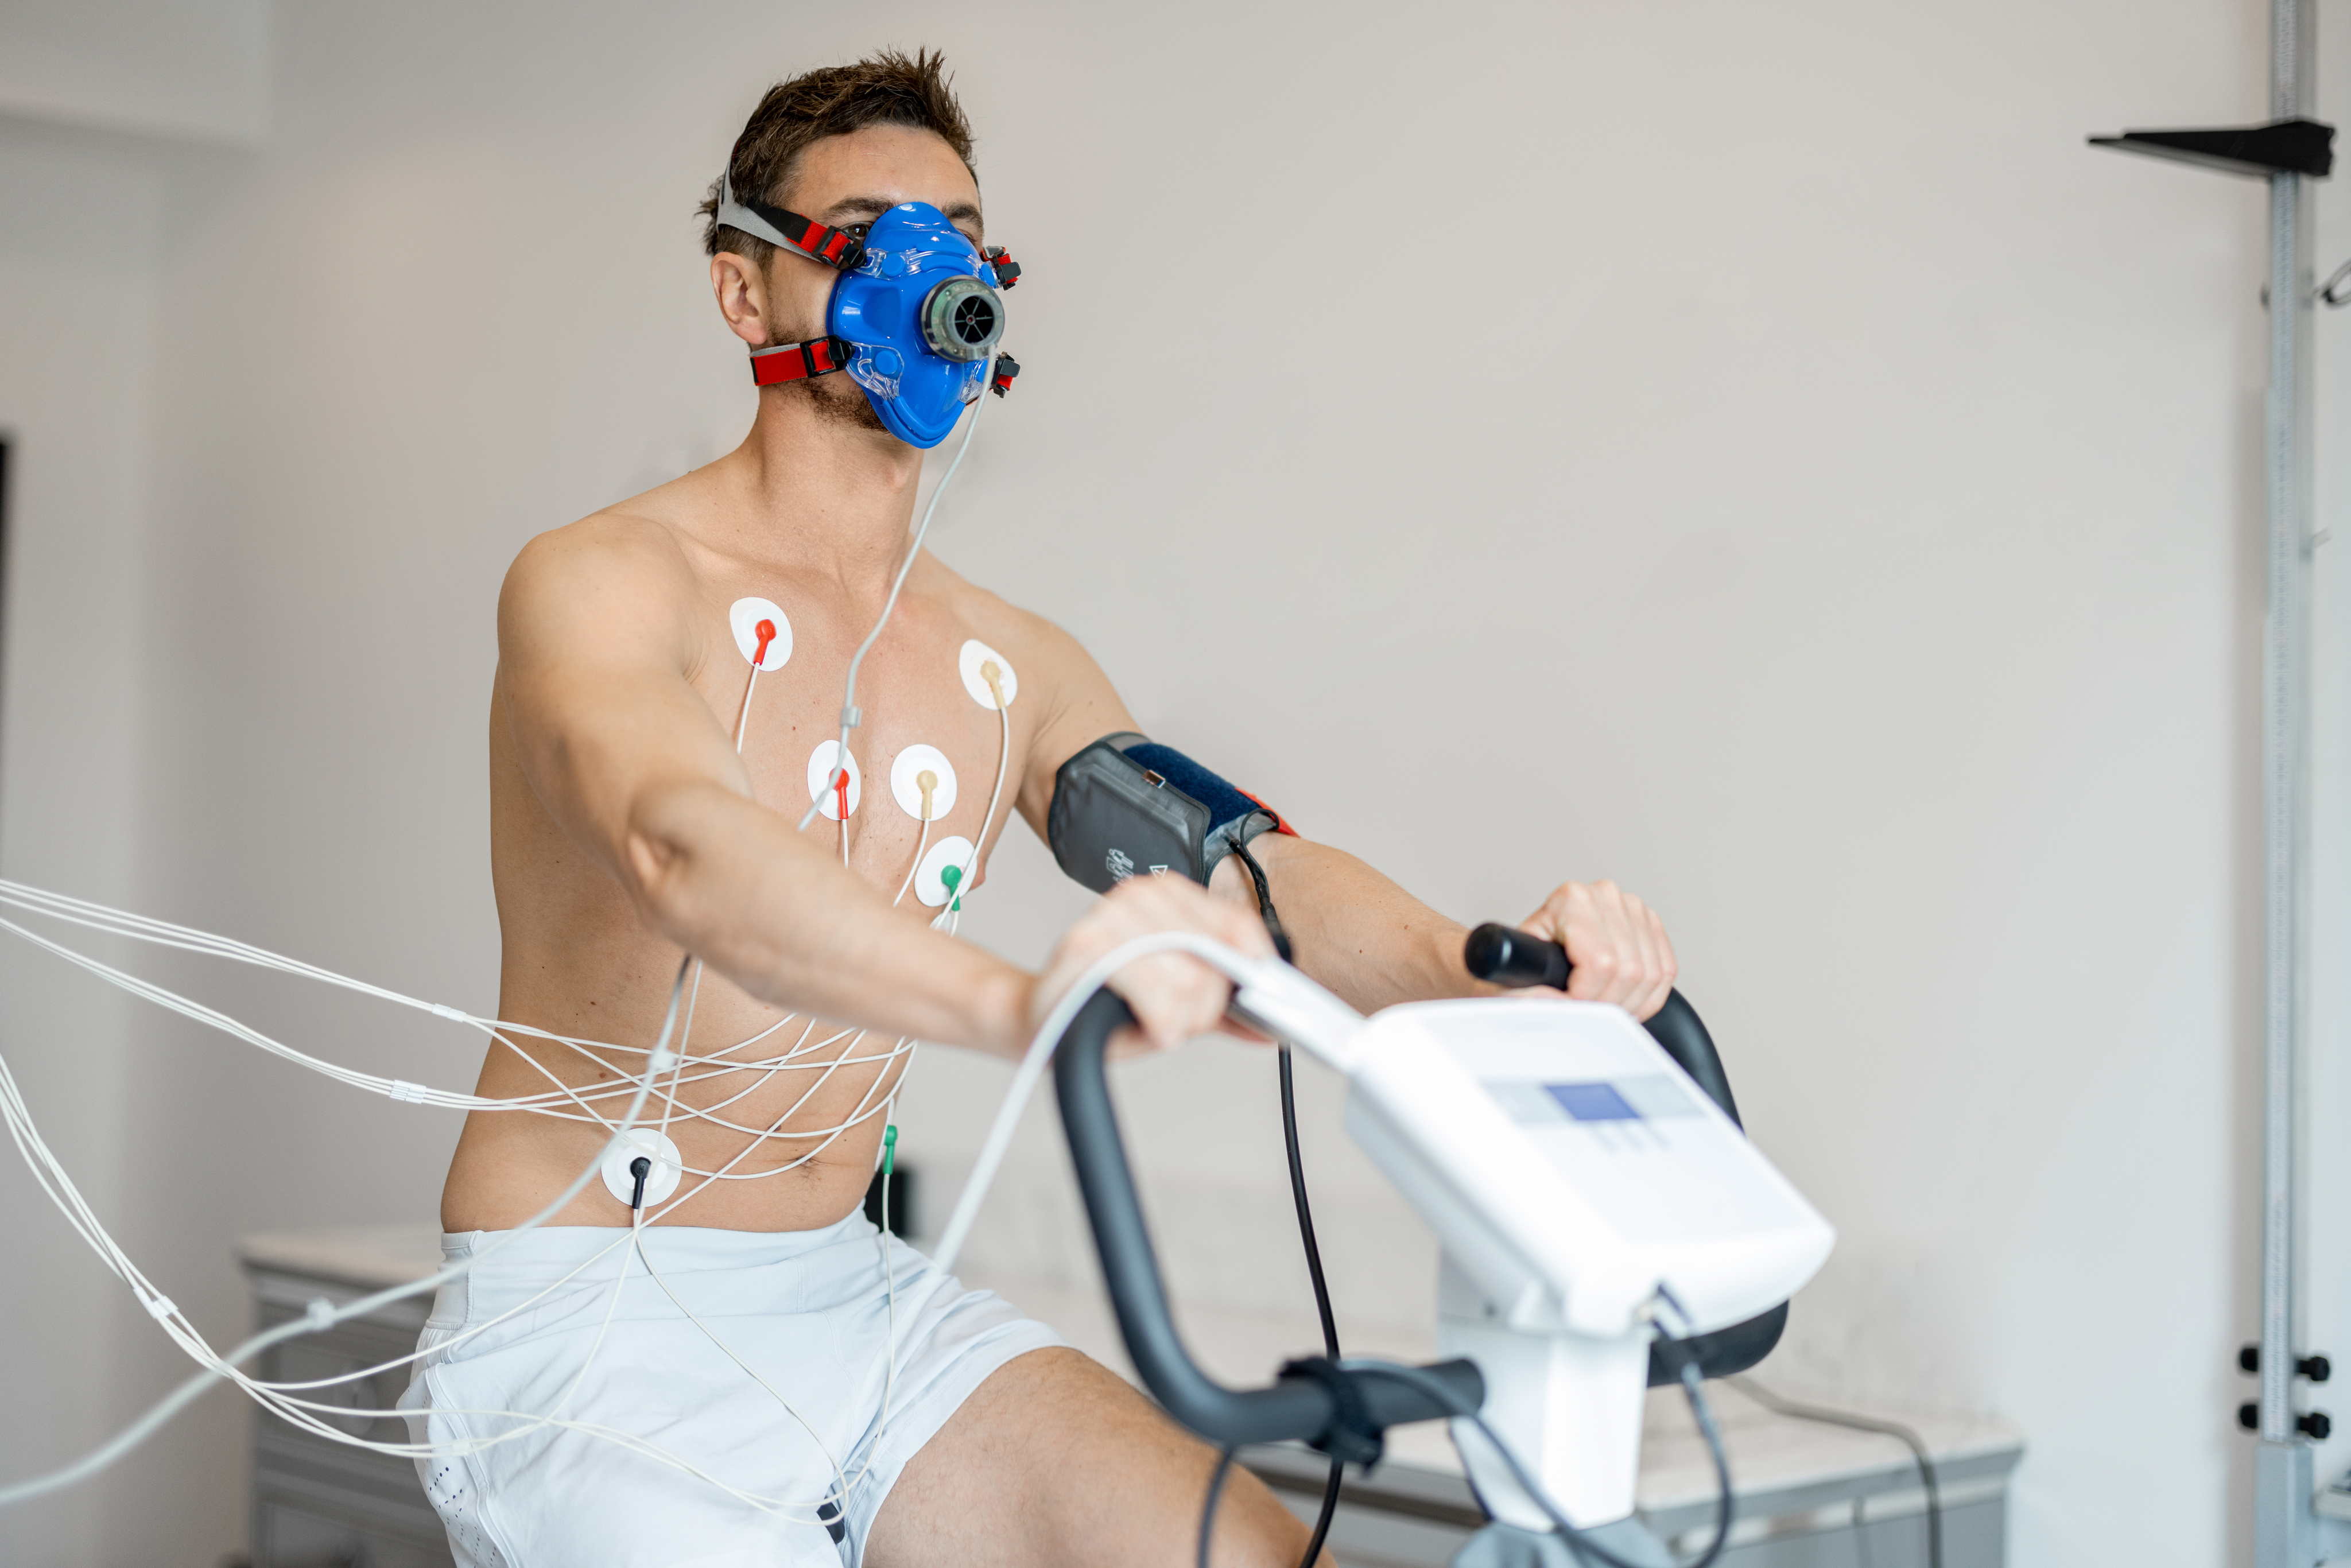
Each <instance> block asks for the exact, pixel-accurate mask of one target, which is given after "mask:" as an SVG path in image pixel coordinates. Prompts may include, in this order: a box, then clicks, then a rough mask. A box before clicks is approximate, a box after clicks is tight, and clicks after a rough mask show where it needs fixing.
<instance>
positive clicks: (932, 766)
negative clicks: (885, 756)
mask: <svg viewBox="0 0 2351 1568" xmlns="http://www.w3.org/2000/svg"><path fill="white" fill-rule="evenodd" d="M890 793H891V795H892V797H893V799H895V800H897V802H898V805H899V808H900V809H901V810H904V812H905V813H906V815H908V816H910V817H912V818H914V820H915V821H918V822H935V821H938V820H939V819H940V818H941V817H944V816H946V814H947V813H948V812H949V811H952V810H955V803H956V770H955V764H954V763H952V762H949V761H948V760H947V757H946V752H944V751H941V750H940V749H939V748H938V747H935V746H910V747H906V749H905V750H904V751H902V752H900V753H898V756H897V758H896V759H895V760H893V762H892V763H891V764H890Z"/></svg>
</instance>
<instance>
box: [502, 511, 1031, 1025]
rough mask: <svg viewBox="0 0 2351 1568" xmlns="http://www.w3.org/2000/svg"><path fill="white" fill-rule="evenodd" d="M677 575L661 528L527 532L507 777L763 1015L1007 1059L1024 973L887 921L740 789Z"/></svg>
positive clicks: (636, 525)
mask: <svg viewBox="0 0 2351 1568" xmlns="http://www.w3.org/2000/svg"><path fill="white" fill-rule="evenodd" d="M695 601H696V596H695V584H694V581H693V579H692V576H691V573H690V572H689V570H688V569H687V566H686V563H685V560H684V558H683V556H682V555H681V554H680V553H679V551H678V548H677V546H676V544H675V542H674V540H673V539H672V538H670V536H669V535H668V534H667V532H666V531H665V530H664V529H662V528H657V527H655V526H653V525H652V524H649V523H640V522H634V521H631V520H629V519H625V518H611V517H601V518H593V519H590V521H588V522H585V523H580V524H575V525H574V526H572V527H571V528H564V529H561V530H559V531H558V532H555V533H550V534H545V535H542V536H540V537H539V538H537V539H534V540H532V541H531V543H530V544H529V545H528V547H527V548H526V549H524V550H523V552H522V554H521V556H520V557H519V558H517V560H516V562H515V564H514V567H513V569H512V570H510V571H509V572H508V573H507V580H506V586H505V589H504V591H502V592H501V593H500V595H499V600H498V695H499V699H500V706H501V707H502V709H503V711H504V713H505V715H506V718H507V725H508V727H509V728H510V730H511V732H512V734H513V737H514V742H515V747H516V751H517V756H518V757H519V758H520V760H521V765H522V769H523V772H524V775H525V777H526V778H528V780H529V782H530V786H531V788H532V789H533V790H534V791H536V793H537V794H538V799H539V800H540V801H541V803H543V804H544V805H545V806H546V808H547V810H549V812H550V813H551V814H552V815H553V816H554V818H555V820H556V821H557V822H558V823H559V824H560V825H561V826H562V828H563V831H565V833H566V834H568V835H569V837H570V839H571V840H572V841H574V842H575V843H577V844H579V845H580V848H581V849H582V850H583V851H585V852H587V853H588V854H589V855H590V856H591V857H592V858H593V859H594V860H595V861H596V862H598V863H599V864H600V865H601V866H602V867H603V868H604V870H605V871H606V872H608V873H610V874H611V876H613V877H614V878H615V879H616V880H617V881H618V882H619V883H621V885H622V888H624V889H626V890H627V893H628V894H629V897H630V899H631V901H632V903H633V904H635V906H636V909H637V912H638V916H639V918H640V919H642V920H643V922H644V924H645V925H646V926H647V927H648V928H649V929H651V930H653V931H655V932H658V933H659V934H660V935H661V936H664V937H665V938H666V939H668V940H669V941H672V942H674V943H676V944H677V945H678V946H681V947H684V949H685V950H686V951H688V952H691V953H693V954H694V955H695V956H698V957H700V958H701V959H702V960H703V961H704V962H705V963H706V964H708V965H709V966H710V967H712V968H714V969H716V970H717V971H718V972H719V973H720V974H722V975H725V976H726V977H727V978H728V979H730V980H732V981H734V982H735V983H736V984H737V985H738V986H740V987H742V988H744V989H745V990H746V991H748V992H749V993H750V994H752V995H753V996H755V997H758V998H760V999H761V1000H763V1001H767V1002H769V1003H772V1004H773V1005H775V1006H778V1007H783V1008H789V1009H793V1010H795V1011H799V1012H804V1013H808V1014H810V1015H812V1016H816V1017H820V1018H829V1019H840V1020H842V1021H845V1022H850V1023H854V1024H858V1025H860V1026H862V1027H865V1028H869V1029H872V1030H879V1031H881V1032H883V1033H888V1034H893V1035H911V1036H914V1037H917V1038H920V1039H924V1040H936V1041H939V1042H941V1043H946V1044H955V1045H963V1046H969V1047H972V1048H975V1049H977V1050H982V1051H993V1052H996V1053H998V1054H1002V1055H1012V1054H1017V1053H1018V1052H1019V1050H1020V1048H1021V1046H1022V1045H1023V1044H1024V1043H1025V1041H1026V1040H1027V1032H1028V1029H1029V1015H1030V1012H1031V1009H1032V1002H1033V999H1034V998H1032V996H1031V992H1032V990H1033V988H1034V984H1035V982H1034V980H1033V978H1032V977H1030V976H1029V975H1028V974H1027V973H1025V972H1024V971H1022V970H1020V969H1019V968H1017V967H1014V966H1012V965H1010V964H1007V963H1005V962H1004V961H1002V960H1001V959H998V958H997V957H995V956H992V955H990V954H988V953H987V952H985V951H983V950H982V949H980V948H978V947H977V946H974V945H972V944H970V943H967V942H960V941H957V940H956V939H955V938H953V937H950V936H945V935H942V934H940V933H938V932H935V931H931V930H929V929H927V928H925V926H923V925H919V924H916V923H914V922H913V921H910V920H908V919H907V918H906V917H905V916H904V915H893V913H892V911H891V908H890V903H889V900H888V899H887V898H885V897H884V896H883V894H881V893H880V892H879V891H877V890H876V889H874V888H873V887H872V885H870V884H869V883H866V882H864V881H863V880H862V878H860V877H858V876H857V875H856V874H855V873H852V872H851V871H850V870H849V869H848V868H846V867H845V866H843V865H842V864H841V862H840V861H839V860H838V859H836V858H835V857H834V856H833V855H831V854H830V853H828V852H825V851H824V850H823V849H822V848H820V846H819V845H818V844H816V843H815V842H814V841H811V840H810V839H808V838H806V837H804V836H803V835H802V834H801V833H800V832H799V831H798V830H797V828H796V826H795V824H794V823H793V822H791V821H789V820H788V819H786V818H784V817H782V816H781V815H779V814H778V813H777V812H775V811H772V810H768V809H767V808H765V807H763V806H761V805H759V804H758V802H757V801H755V800H752V798H751V791H750V780H749V776H748V774H747V773H746V772H745V770H744V768H743V765H742V761H741V759H740V758H737V756H736V754H735V749H734V747H733V745H732V744H731V742H730V741H729V739H728V737H727V735H726V731H725V729H724V728H723V727H721V725H720V723H719V721H718V719H717V717H716V716H715V715H714V714H713V713H712V712H711V709H710V706H709V705H708V704H707V703H705V701H704V700H703V698H702V695H701V694H699V693H698V692H696V691H695V688H694V686H693V685H692V683H691V681H690V680H689V678H688V676H689V672H690V671H691V669H692V667H693V663H694V659H695V643H696V639H695V632H694V623H693V615H694V612H695V608H696V602H695Z"/></svg>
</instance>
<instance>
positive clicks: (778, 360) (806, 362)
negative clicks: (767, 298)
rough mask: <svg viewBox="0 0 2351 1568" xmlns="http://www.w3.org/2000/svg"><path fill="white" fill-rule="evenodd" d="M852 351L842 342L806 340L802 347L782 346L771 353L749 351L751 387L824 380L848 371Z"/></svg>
mask: <svg viewBox="0 0 2351 1568" xmlns="http://www.w3.org/2000/svg"><path fill="white" fill-rule="evenodd" d="M853 351H854V345H852V343H851V342H850V341H849V340H848V339H846V338H834V337H830V336H827V337H822V338H810V339H809V340H807V341H806V342H802V343H782V344H778V346H776V347H775V348H772V349H754V350H751V383H752V384H753V385H754V386H763V387H771V386H777V385H779V384H780V383H782V382H800V381H806V380H808V379H809V378H810V376H828V375H831V373H832V372H833V371H840V370H846V369H848V367H849V356H850V355H851V353H852V352H853Z"/></svg>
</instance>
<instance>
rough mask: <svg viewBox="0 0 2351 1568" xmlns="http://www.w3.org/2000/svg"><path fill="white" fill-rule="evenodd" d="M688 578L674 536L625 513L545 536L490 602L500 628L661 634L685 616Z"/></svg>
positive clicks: (690, 597)
mask: <svg viewBox="0 0 2351 1568" xmlns="http://www.w3.org/2000/svg"><path fill="white" fill-rule="evenodd" d="M694 600H695V574H694V569H693V565H692V563H691V562H690V561H689V560H688V559H687V557H686V553H685V550H684V547H683V546H682V545H681V543H680V542H679V540H678V538H677V536H676V535H675V534H674V532H672V531H671V530H670V529H669V528H667V527H665V526H664V525H663V524H662V523H660V522H658V521H656V520H654V519H653V518H652V517H646V516H644V515H643V514H642V513H638V512H632V511H630V510H628V509H627V508H626V507H625V506H623V507H611V508H608V509H607V510H604V511H601V512H596V513H593V514H591V515H590V516H588V517H582V518H580V520H579V521H578V522H576V523H567V524H565V525H564V526H563V527H561V528H550V529H549V530H548V531H547V532H545V533H543V534H539V535H538V536H537V537H535V538H532V539H531V540H530V541H529V542H528V543H527V544H525V545H524V546H523V547H522V549H521V550H520V551H519V552H517V555H516V556H515V559H514V564H513V565H511V566H509V567H508V568H507V576H506V583H505V586H504V587H503V588H502V589H501V591H500V592H499V595H498V618H499V622H500V625H501V627H502V628H504V629H507V630H509V631H512V630H519V629H520V627H521V625H523V624H538V625H545V626H553V625H561V624H571V623H576V622H577V623H584V622H590V621H592V622H596V623H599V624H601V625H602V626H604V627H606V628H608V629H610V630H611V631H613V632H620V631H622V630H623V629H624V628H631V627H633V628H634V629H636V630H639V631H654V630H656V628H657V627H658V628H662V629H666V628H665V626H664V623H666V622H674V621H677V620H679V619H681V618H683V617H684V616H686V615H688V614H690V612H691V607H692V605H693V603H694Z"/></svg>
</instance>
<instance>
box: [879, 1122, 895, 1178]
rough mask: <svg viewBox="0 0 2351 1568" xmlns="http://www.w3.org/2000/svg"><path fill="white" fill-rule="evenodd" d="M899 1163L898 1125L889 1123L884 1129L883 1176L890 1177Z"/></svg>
mask: <svg viewBox="0 0 2351 1568" xmlns="http://www.w3.org/2000/svg"><path fill="white" fill-rule="evenodd" d="M897 1163H898V1124H897V1123H895V1122H887V1123H884V1124H883V1127H882V1174H883V1176H888V1175H889V1174H890V1170H891V1167H892V1166H894V1165H896V1164H897Z"/></svg>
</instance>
